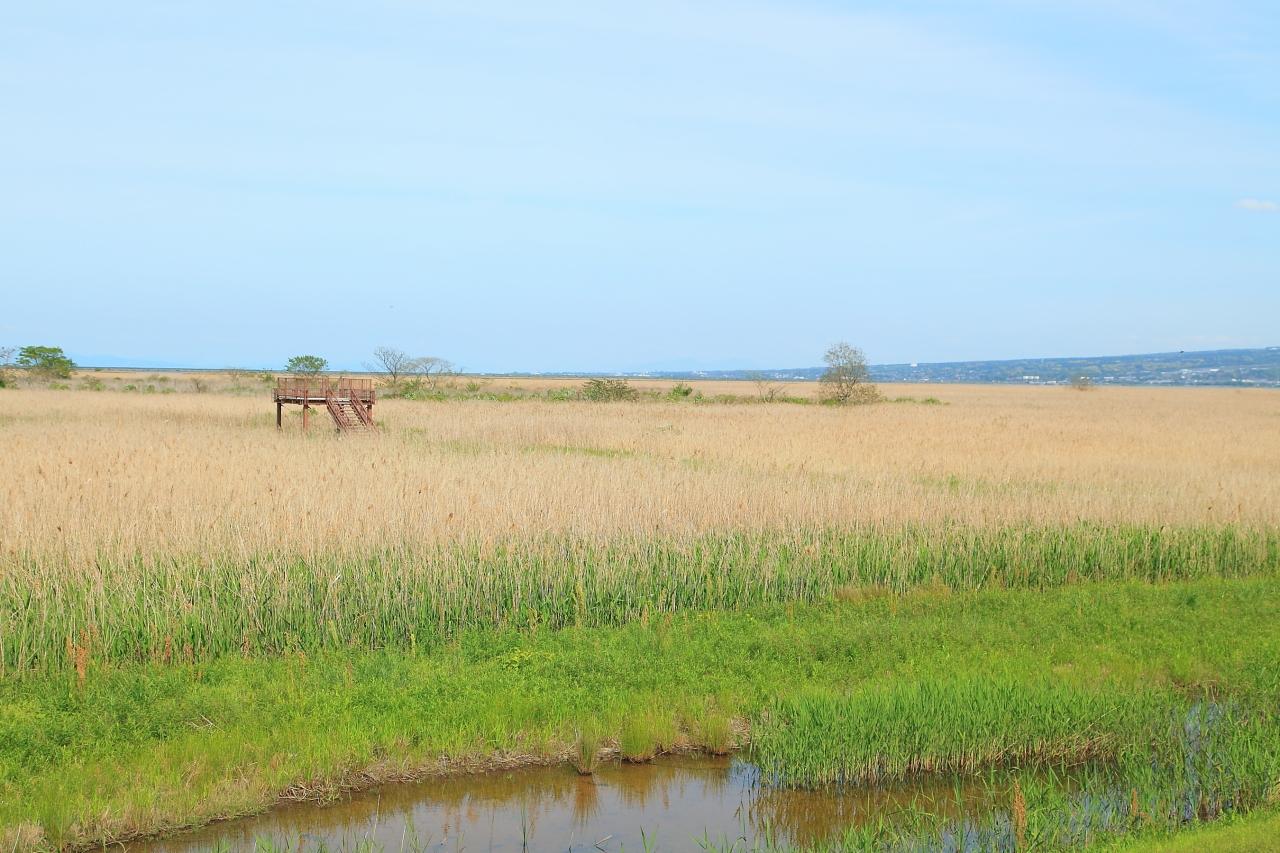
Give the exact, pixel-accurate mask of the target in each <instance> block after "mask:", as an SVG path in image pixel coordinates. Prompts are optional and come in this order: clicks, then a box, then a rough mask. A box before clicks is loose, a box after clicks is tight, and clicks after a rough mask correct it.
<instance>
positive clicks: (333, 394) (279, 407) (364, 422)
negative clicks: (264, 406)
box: [272, 376, 378, 433]
mask: <svg viewBox="0 0 1280 853" xmlns="http://www.w3.org/2000/svg"><path fill="white" fill-rule="evenodd" d="M272 398H273V399H274V400H275V401H276V429H282V428H283V413H284V407H285V405H294V406H301V407H302V429H303V430H304V431H305V430H307V429H308V428H309V427H310V420H311V417H310V415H311V407H312V406H315V407H317V408H319V407H323V408H324V409H325V410H327V411H328V412H329V416H330V417H331V418H333V423H334V425H335V426H336V427H337V428H338V431H339V432H365V433H374V432H377V431H378V427H377V426H376V425H375V424H374V422H373V403H374V399H375V392H374V389H373V380H372V379H349V378H347V377H345V376H340V377H332V378H331V377H327V376H283V377H278V378H277V379H276V390H275V392H274V393H273V394H272Z"/></svg>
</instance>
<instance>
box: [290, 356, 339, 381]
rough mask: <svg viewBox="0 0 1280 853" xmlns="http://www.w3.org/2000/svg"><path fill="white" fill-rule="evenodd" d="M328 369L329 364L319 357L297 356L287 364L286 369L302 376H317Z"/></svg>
mask: <svg viewBox="0 0 1280 853" xmlns="http://www.w3.org/2000/svg"><path fill="white" fill-rule="evenodd" d="M328 367H329V362H328V361H327V360H325V359H323V358H321V357H320V356H318V355H295V356H294V357H293V358H291V359H289V361H288V362H287V363H286V364H285V366H284V369H285V370H287V371H289V372H290V373H297V374H300V375H302V376H315V375H316V374H318V373H323V372H324V371H325V370H327V369H328Z"/></svg>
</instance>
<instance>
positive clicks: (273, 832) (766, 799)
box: [128, 756, 997, 853]
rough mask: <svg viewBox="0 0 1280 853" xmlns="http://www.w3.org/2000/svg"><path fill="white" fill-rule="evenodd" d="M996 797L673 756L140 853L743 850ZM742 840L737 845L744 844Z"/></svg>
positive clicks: (309, 814)
mask: <svg viewBox="0 0 1280 853" xmlns="http://www.w3.org/2000/svg"><path fill="white" fill-rule="evenodd" d="M992 797H993V795H992V793H991V791H990V790H989V789H988V788H985V787H983V786H978V785H972V784H969V785H964V784H961V783H959V782H957V781H955V780H949V779H940V778H936V777H935V778H931V779H927V780H918V781H915V782H913V783H910V784H904V785H900V786H890V787H876V788H847V789H844V790H842V791H835V790H828V791H796V790H784V789H778V788H773V787H770V786H767V785H762V784H761V778H760V771H759V770H758V769H757V768H756V767H755V766H754V765H752V764H750V763H747V762H745V761H742V760H739V759H733V758H723V757H708V756H667V757H663V758H659V759H658V760H656V761H654V762H652V763H649V764H618V763H614V764H604V765H602V766H601V767H600V768H599V769H598V770H597V771H596V772H595V774H593V775H591V776H581V775H579V774H578V773H577V772H576V771H574V770H573V769H572V768H570V767H564V766H561V767H543V768H529V769H522V770H515V771H510V772H495V773H485V774H478V775H470V776H460V777H455V778H448V779H437V780H433V781H429V782H422V783H416V784H404V785H389V786H386V787H383V788H381V789H377V790H372V791H368V792H364V793H361V794H357V795H354V796H352V797H350V798H348V799H345V800H342V801H340V802H338V803H334V804H330V805H310V804H299V805H288V806H283V807H280V808H277V809H274V810H272V811H270V812H268V813H266V814H263V815H260V816H258V817H253V818H248V819H244V820H237V821H227V822H222V823H218V824H214V825H211V826H209V827H206V828H204V829H201V830H198V831H196V832H193V833H188V834H185V835H180V836H174V837H172V838H168V839H162V840H158V841H152V842H148V843H146V844H134V845H130V846H129V848H128V849H129V850H131V851H146V853H162V851H163V853H179V851H181V853H195V851H208V850H215V849H222V850H228V849H229V850H240V849H248V848H252V847H253V846H254V844H255V842H257V841H258V840H259V839H269V840H270V841H271V842H272V843H273V844H274V845H275V846H276V847H277V848H281V847H287V848H292V849H298V848H300V847H301V848H304V849H307V850H312V849H316V848H319V847H322V846H323V847H326V848H328V849H330V850H342V849H353V848H355V847H356V846H357V845H362V846H363V845H369V844H370V843H372V845H373V846H375V847H378V848H382V849H385V850H389V851H397V850H402V849H403V850H413V849H417V850H441V851H443V850H469V851H488V850H495V851H519V850H523V849H528V850H555V851H570V853H578V851H596V850H600V851H620V850H623V849H626V850H644V849H646V845H647V849H660V850H697V849H699V844H698V842H699V840H710V841H712V842H719V843H722V844H729V843H732V842H733V841H734V840H735V839H743V840H744V841H745V843H746V845H750V844H753V843H755V842H756V841H757V840H763V839H765V838H766V837H770V838H773V839H774V840H775V841H777V842H781V843H791V844H795V843H800V844H803V843H809V842H813V841H818V840H822V839H824V838H828V837H830V836H832V835H834V834H836V833H838V832H840V831H841V830H843V829H844V828H846V827H848V826H850V825H854V824H859V823H864V822H867V821H880V820H889V821H892V820H893V819H894V816H895V815H900V814H901V813H902V812H903V811H904V810H907V809H920V808H924V809H927V810H929V811H930V812H932V813H934V814H947V815H952V816H955V817H961V816H968V815H974V814H978V813H981V812H985V811H989V810H990V809H991V808H993V807H995V806H996V805H997V804H996V803H994V802H993V800H992ZM741 846H742V842H740V847H741Z"/></svg>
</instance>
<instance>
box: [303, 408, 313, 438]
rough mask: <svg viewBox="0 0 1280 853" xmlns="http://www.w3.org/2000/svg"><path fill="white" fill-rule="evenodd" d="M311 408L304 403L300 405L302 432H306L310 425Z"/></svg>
mask: <svg viewBox="0 0 1280 853" xmlns="http://www.w3.org/2000/svg"><path fill="white" fill-rule="evenodd" d="M310 414H311V407H310V406H309V405H307V404H306V403H303V404H302V431H303V432H306V431H307V427H309V426H310V425H311V424H310V417H309V416H310Z"/></svg>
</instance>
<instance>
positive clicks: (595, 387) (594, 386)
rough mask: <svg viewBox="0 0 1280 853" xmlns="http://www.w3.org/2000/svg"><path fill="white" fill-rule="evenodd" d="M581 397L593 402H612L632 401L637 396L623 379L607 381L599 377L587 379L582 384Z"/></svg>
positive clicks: (629, 384) (634, 390)
mask: <svg viewBox="0 0 1280 853" xmlns="http://www.w3.org/2000/svg"><path fill="white" fill-rule="evenodd" d="M582 396H583V397H584V398H585V399H587V400H591V401H593V402H598V403H599V402H604V403H607V402H614V401H617V400H634V399H636V397H638V396H639V395H638V394H637V393H636V389H634V388H632V387H631V383H630V382H628V381H627V380H625V379H608V378H604V377H599V378H596V379H588V380H587V381H586V382H584V383H583V384H582Z"/></svg>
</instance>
